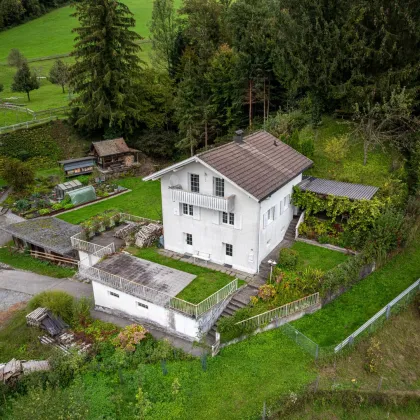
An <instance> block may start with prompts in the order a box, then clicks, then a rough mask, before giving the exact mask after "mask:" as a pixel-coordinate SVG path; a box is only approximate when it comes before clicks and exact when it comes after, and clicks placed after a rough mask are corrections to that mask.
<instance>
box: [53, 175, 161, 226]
mask: <svg viewBox="0 0 420 420" xmlns="http://www.w3.org/2000/svg"><path fill="white" fill-rule="evenodd" d="M118 185H121V186H123V187H126V188H129V189H130V190H132V192H129V193H126V194H122V195H120V196H117V197H115V198H112V199H110V200H105V201H102V202H99V203H97V204H93V205H91V206H87V207H83V208H81V209H80V210H75V211H72V212H70V213H66V214H63V215H62V216H59V218H60V219H62V220H65V221H66V222H69V223H74V224H79V223H81V222H83V221H84V220H86V219H88V218H90V217H92V216H95V215H96V214H99V213H102V212H103V211H105V210H107V209H111V208H113V209H118V210H120V211H122V212H125V213H130V214H133V215H135V216H142V217H146V218H149V219H154V220H161V219H162V204H161V195H160V182H143V181H142V180H141V178H122V179H119V180H118Z"/></svg>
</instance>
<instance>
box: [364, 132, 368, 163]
mask: <svg viewBox="0 0 420 420" xmlns="http://www.w3.org/2000/svg"><path fill="white" fill-rule="evenodd" d="M368 149H369V142H368V140H367V139H366V137H365V139H364V140H363V166H366V164H367V155H368Z"/></svg>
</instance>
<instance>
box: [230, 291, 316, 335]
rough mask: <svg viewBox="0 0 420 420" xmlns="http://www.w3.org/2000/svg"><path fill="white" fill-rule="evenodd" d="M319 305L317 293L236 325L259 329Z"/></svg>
mask: <svg viewBox="0 0 420 420" xmlns="http://www.w3.org/2000/svg"><path fill="white" fill-rule="evenodd" d="M318 303H319V293H318V292H317V293H314V294H312V295H309V296H305V297H303V298H301V299H298V300H295V301H293V302H289V303H286V304H285V305H282V306H279V307H278V308H275V309H271V310H270V311H266V312H263V313H262V314H258V315H254V316H252V317H250V318H247V319H244V320H243V321H239V322H237V323H236V324H235V325H240V326H243V327H248V326H252V327H256V328H258V327H260V326H261V325H264V324H268V323H270V322H272V321H274V320H276V319H280V318H284V317H286V316H289V315H292V314H294V313H296V312H299V311H301V310H303V309H306V308H309V307H311V306H314V305H317V304H318Z"/></svg>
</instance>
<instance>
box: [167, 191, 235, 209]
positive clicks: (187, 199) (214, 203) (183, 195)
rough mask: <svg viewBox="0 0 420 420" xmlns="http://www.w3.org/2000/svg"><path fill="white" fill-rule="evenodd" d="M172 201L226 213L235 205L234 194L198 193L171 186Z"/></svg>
mask: <svg viewBox="0 0 420 420" xmlns="http://www.w3.org/2000/svg"><path fill="white" fill-rule="evenodd" d="M171 195H172V201H179V202H180V203H185V204H192V205H194V206H198V207H203V208H206V209H211V210H218V211H224V212H226V213H228V212H231V211H233V209H234V206H235V196H234V195H230V196H229V197H226V198H225V197H217V196H215V195H208V194H200V193H195V192H190V191H184V190H181V189H178V188H171Z"/></svg>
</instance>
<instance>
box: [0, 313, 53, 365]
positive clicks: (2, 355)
mask: <svg viewBox="0 0 420 420" xmlns="http://www.w3.org/2000/svg"><path fill="white" fill-rule="evenodd" d="M27 313H28V311H27V310H26V309H20V310H18V311H16V312H15V313H14V314H13V315H12V317H11V318H10V319H9V320H8V321H6V324H5V325H4V326H0V363H4V362H8V361H9V360H11V359H13V358H15V359H25V360H31V359H46V358H48V356H50V355H51V354H52V352H53V350H52V348H51V347H49V346H45V345H43V344H41V343H40V341H39V339H38V336H39V335H40V331H39V329H38V328H34V327H28V326H27V325H26V318H25V316H26V314H27Z"/></svg>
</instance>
